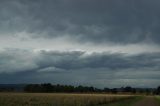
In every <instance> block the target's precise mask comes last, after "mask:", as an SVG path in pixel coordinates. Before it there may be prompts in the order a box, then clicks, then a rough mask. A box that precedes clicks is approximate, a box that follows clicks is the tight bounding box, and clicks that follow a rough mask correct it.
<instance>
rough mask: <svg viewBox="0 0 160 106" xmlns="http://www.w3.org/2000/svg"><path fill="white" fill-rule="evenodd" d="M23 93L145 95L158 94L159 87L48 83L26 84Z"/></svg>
mask: <svg viewBox="0 0 160 106" xmlns="http://www.w3.org/2000/svg"><path fill="white" fill-rule="evenodd" d="M24 91H25V92H33V93H34V92H35V93H36V92H44V93H47V92H48V93H49V92H55V93H59V92H62V93H64V92H66V93H74V92H75V93H133V94H135V93H145V94H160V86H159V87H158V88H157V89H153V88H132V87H130V86H127V87H121V88H104V89H99V88H95V87H92V86H90V87H88V86H81V85H80V86H76V87H75V86H72V85H60V84H57V85H52V84H50V83H44V84H28V85H26V86H25V87H24Z"/></svg>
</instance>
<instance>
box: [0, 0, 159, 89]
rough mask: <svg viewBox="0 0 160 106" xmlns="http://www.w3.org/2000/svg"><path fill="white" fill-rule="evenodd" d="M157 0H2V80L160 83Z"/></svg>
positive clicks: (99, 84) (103, 84) (110, 84)
mask: <svg viewBox="0 0 160 106" xmlns="http://www.w3.org/2000/svg"><path fill="white" fill-rule="evenodd" d="M159 10H160V1H159V0H0V83H45V82H50V83H53V84H57V83H60V84H71V85H80V84H82V85H88V86H90V85H91V86H95V87H100V88H101V87H121V86H127V85H129V86H133V87H157V86H158V85H159V84H160V11H159Z"/></svg>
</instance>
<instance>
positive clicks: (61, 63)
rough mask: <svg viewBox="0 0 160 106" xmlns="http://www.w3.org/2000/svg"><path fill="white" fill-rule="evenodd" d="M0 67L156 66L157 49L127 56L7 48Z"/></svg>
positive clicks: (44, 69) (45, 69)
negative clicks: (148, 52) (147, 52)
mask: <svg viewBox="0 0 160 106" xmlns="http://www.w3.org/2000/svg"><path fill="white" fill-rule="evenodd" d="M0 58H1V60H0V70H1V72H5V73H14V72H21V71H30V70H34V71H39V72H58V71H59V72H64V71H69V70H83V69H87V68H88V69H97V71H98V69H101V68H104V69H106V71H107V70H110V71H114V70H126V69H144V68H159V65H160V56H159V53H154V54H139V55H132V56H127V55H124V54H118V53H117V54H110V53H92V54H86V53H85V52H80V51H73V52H57V51H44V50H43V51H38V52H32V51H27V50H18V49H15V50H14V49H6V50H4V51H3V52H1V53H0Z"/></svg>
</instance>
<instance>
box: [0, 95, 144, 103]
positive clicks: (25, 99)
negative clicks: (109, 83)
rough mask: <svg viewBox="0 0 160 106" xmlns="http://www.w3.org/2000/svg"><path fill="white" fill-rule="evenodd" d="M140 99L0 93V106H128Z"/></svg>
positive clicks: (114, 96)
mask: <svg viewBox="0 0 160 106" xmlns="http://www.w3.org/2000/svg"><path fill="white" fill-rule="evenodd" d="M141 98H142V97H140V96H133V95H109V94H67V93H0V106H130V105H132V104H133V103H135V102H137V101H139V100H140V99H141Z"/></svg>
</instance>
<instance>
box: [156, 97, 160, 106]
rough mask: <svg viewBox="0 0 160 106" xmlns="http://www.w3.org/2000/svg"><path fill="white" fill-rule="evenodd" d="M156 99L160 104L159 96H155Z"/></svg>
mask: <svg viewBox="0 0 160 106" xmlns="http://www.w3.org/2000/svg"><path fill="white" fill-rule="evenodd" d="M156 100H157V101H158V103H159V105H160V96H156Z"/></svg>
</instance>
